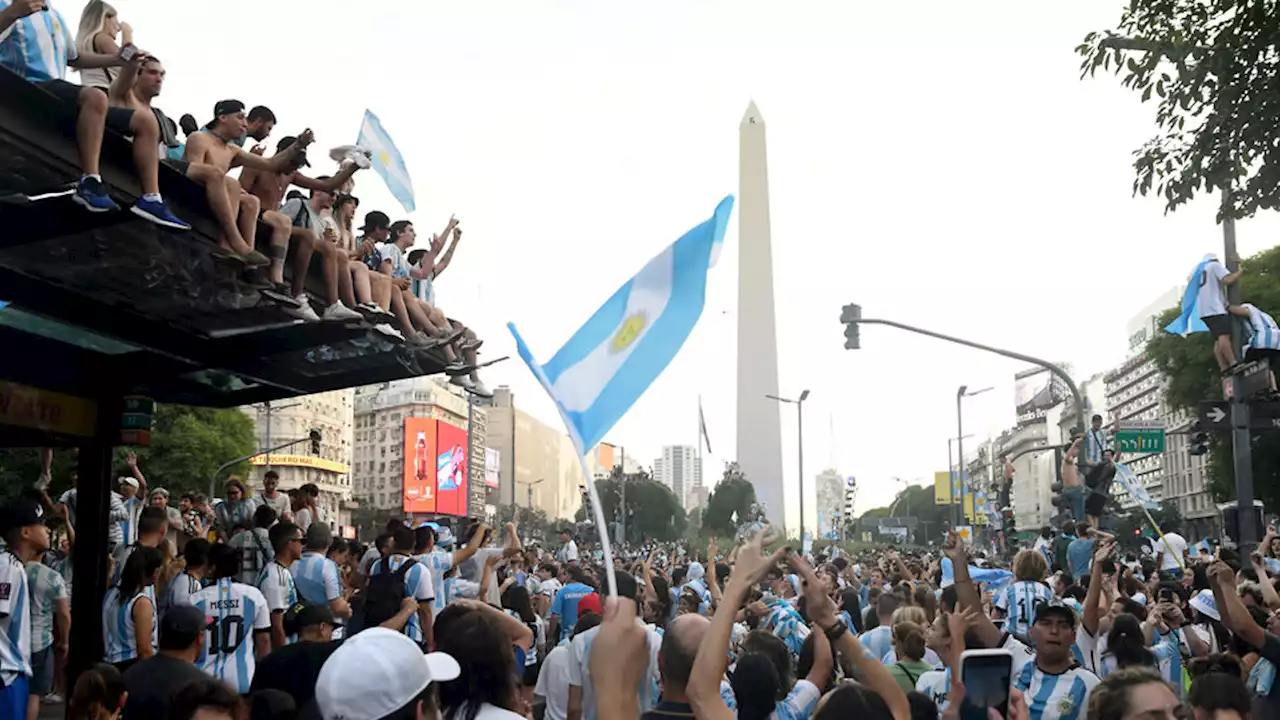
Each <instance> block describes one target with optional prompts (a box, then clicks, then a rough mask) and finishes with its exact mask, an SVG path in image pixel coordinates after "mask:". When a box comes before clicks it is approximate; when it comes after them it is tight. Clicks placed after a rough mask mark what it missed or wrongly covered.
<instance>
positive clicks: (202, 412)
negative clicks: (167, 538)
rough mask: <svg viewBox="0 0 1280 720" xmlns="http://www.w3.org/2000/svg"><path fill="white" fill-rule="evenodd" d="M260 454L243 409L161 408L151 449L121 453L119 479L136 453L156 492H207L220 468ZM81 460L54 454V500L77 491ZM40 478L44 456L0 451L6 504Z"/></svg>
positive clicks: (1, 494) (242, 468) (68, 453)
mask: <svg viewBox="0 0 1280 720" xmlns="http://www.w3.org/2000/svg"><path fill="white" fill-rule="evenodd" d="M256 449H257V440H256V439H255V438H254V432H253V421H252V420H250V419H249V417H248V416H247V415H245V414H244V413H242V412H240V411H239V410H234V409H228V410H214V409H211V408H201V407H189V406H186V405H156V410H155V420H154V423H153V425H152V429H151V445H150V447H145V448H126V447H120V448H116V451H115V459H116V463H115V464H116V470H115V474H117V475H123V474H126V473H127V470H126V469H125V464H124V456H125V454H126V453H128V452H130V451H133V452H136V453H137V455H138V466H139V467H140V468H141V469H142V472H143V474H144V475H145V476H146V478H147V483H148V484H149V485H150V486H151V487H161V486H162V487H165V488H167V489H168V490H169V492H170V493H182V492H187V491H191V490H198V491H201V492H207V491H208V489H209V477H210V476H211V475H212V474H213V472H214V471H215V470H217V469H218V466H219V465H221V464H222V463H224V462H227V461H228V460H234V459H235V458H237V457H243V456H245V455H248V454H250V453H252V452H254V451H255V450H256ZM75 458H76V452H75V451H74V450H56V451H55V452H54V454H53V472H52V475H53V482H52V484H51V485H50V487H49V494H50V495H53V496H55V497H56V495H57V494H59V493H61V492H62V491H63V490H66V489H67V488H69V487H70V486H71V479H70V472H71V470H72V468H74V467H75ZM248 468H249V465H248V463H241V464H240V465H237V466H235V467H232V468H229V469H228V470H227V472H230V473H237V472H238V473H244V472H246V471H247V470H248ZM39 474H40V459H39V452H38V451H37V450H35V449H34V448H15V449H5V450H0V499H3V500H8V499H9V498H12V497H14V496H15V495H16V494H17V492H18V491H19V490H20V489H21V488H23V487H27V486H29V485H31V483H32V482H34V481H35V479H36V478H37V477H38V476H39ZM224 477H225V476H224Z"/></svg>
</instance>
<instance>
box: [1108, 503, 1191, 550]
mask: <svg viewBox="0 0 1280 720" xmlns="http://www.w3.org/2000/svg"><path fill="white" fill-rule="evenodd" d="M1150 512H1151V518H1152V519H1153V520H1155V521H1156V524H1157V525H1159V526H1160V527H1162V528H1163V527H1164V526H1165V525H1166V524H1168V523H1179V522H1181V521H1182V513H1181V512H1179V511H1178V504H1177V503H1175V502H1174V501H1172V500H1165V501H1164V502H1163V503H1161V504H1160V507H1159V508H1156V509H1154V510H1151V511H1150ZM1115 535H1116V542H1118V543H1119V544H1120V546H1121V547H1122V548H1124V549H1127V550H1137V549H1140V548H1141V547H1142V546H1144V545H1147V544H1148V539H1149V538H1153V537H1159V535H1157V534H1156V531H1155V528H1153V527H1151V522H1150V521H1149V520H1147V516H1146V513H1144V512H1142V509H1141V508H1136V507H1135V508H1132V509H1130V510H1128V511H1126V512H1122V513H1120V514H1119V515H1118V516H1117V517H1116V531H1115Z"/></svg>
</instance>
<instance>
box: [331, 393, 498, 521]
mask: <svg viewBox="0 0 1280 720" xmlns="http://www.w3.org/2000/svg"><path fill="white" fill-rule="evenodd" d="M488 411H489V409H488V408H486V407H484V406H482V405H474V404H472V405H470V406H469V405H468V400H467V397H466V395H465V394H464V393H463V392H462V391H461V389H459V388H457V387H456V386H453V385H450V384H448V382H447V381H445V380H442V379H439V378H434V377H418V378H408V379H405V380H397V381H394V382H390V383H382V384H379V385H366V386H364V387H360V388H356V390H355V411H354V423H353V432H354V438H355V439H354V453H353V458H354V459H353V469H352V475H353V477H354V481H353V491H354V493H355V496H356V497H357V498H358V499H359V500H360V501H361V502H362V503H364V504H365V506H366V507H368V508H370V509H372V510H374V511H376V512H378V513H379V514H383V515H387V516H389V517H390V516H401V515H403V514H404V510H403V503H402V501H403V497H404V493H403V489H404V463H405V457H404V453H405V450H404V448H405V441H404V428H405V420H407V419H408V418H427V419H435V420H441V421H444V422H446V423H448V424H450V425H453V426H454V427H457V428H460V429H461V430H463V431H466V430H467V428H468V418H469V417H470V418H472V419H474V420H475V423H474V426H473V427H472V435H471V442H470V454H469V457H468V460H469V461H468V463H467V481H468V488H469V491H470V492H471V493H472V496H471V497H470V498H468V511H467V514H468V515H470V516H473V517H481V516H484V515H485V510H484V503H483V502H477V501H476V495H475V493H476V492H477V491H479V492H483V490H484V487H485V486H484V469H485V465H484V462H483V458H484V451H483V448H484V447H485V445H484V443H485V440H486V438H485V431H486V429H487V428H488V423H487V422H486V420H487V413H488ZM477 440H478V441H479V444H477ZM477 447H478V448H480V449H479V452H477ZM479 497H481V498H483V497H484V495H480V496H479Z"/></svg>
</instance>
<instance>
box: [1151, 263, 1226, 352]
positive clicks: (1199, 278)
mask: <svg viewBox="0 0 1280 720" xmlns="http://www.w3.org/2000/svg"><path fill="white" fill-rule="evenodd" d="M1217 260H1218V256H1217V255H1214V254H1213V253H1209V254H1208V255H1205V256H1204V259H1203V260H1201V261H1200V264H1199V265H1196V269H1195V270H1192V271H1191V277H1190V279H1188V280H1187V288H1186V289H1185V290H1183V291H1182V311H1181V312H1180V313H1179V314H1178V317H1176V318H1174V319H1173V322H1171V323H1169V324H1168V325H1165V326H1164V331H1165V332H1167V333H1170V334H1172V335H1183V336H1185V335H1188V334H1189V333H1197V332H1209V326H1208V325H1205V324H1204V321H1203V320H1201V319H1200V286H1201V285H1202V284H1203V282H1204V269H1205V268H1206V267H1207V266H1208V265H1209V263H1212V262H1217Z"/></svg>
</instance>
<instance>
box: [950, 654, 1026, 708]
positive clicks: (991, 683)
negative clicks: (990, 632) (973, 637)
mask: <svg viewBox="0 0 1280 720" xmlns="http://www.w3.org/2000/svg"><path fill="white" fill-rule="evenodd" d="M960 682H961V683H962V684H963V685H964V701H963V702H961V704H960V720H988V718H989V717H990V716H989V715H988V714H987V710H988V708H990V709H992V710H995V711H996V712H998V713H1000V717H1002V718H1007V717H1009V691H1010V690H1011V689H1012V688H1013V653H1011V652H1009V651H1008V650H965V651H964V652H963V653H961V655H960Z"/></svg>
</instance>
